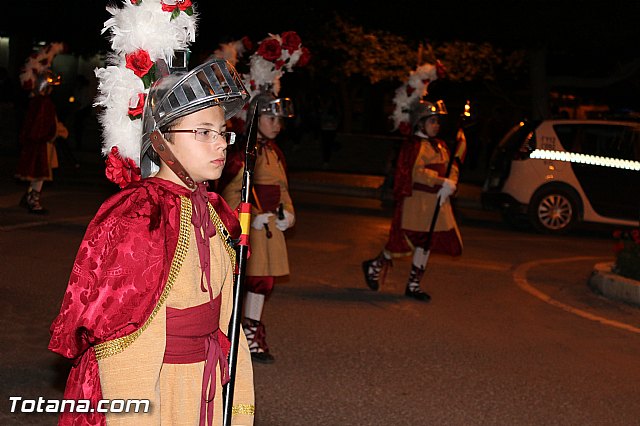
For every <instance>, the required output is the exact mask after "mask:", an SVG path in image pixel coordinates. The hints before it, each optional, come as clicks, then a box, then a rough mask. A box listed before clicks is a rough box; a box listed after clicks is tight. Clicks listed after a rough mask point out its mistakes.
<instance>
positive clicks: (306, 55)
mask: <svg viewBox="0 0 640 426" xmlns="http://www.w3.org/2000/svg"><path fill="white" fill-rule="evenodd" d="M310 59H311V53H310V52H309V49H307V48H306V47H303V48H302V54H301V55H300V58H299V59H298V63H296V65H297V66H299V67H304V66H305V65H307V64H308V63H309V60H310Z"/></svg>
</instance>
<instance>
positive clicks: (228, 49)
mask: <svg viewBox="0 0 640 426" xmlns="http://www.w3.org/2000/svg"><path fill="white" fill-rule="evenodd" d="M246 50H247V49H246V48H245V46H244V43H243V42H242V39H240V40H235V41H231V42H229V43H220V47H219V48H218V49H216V50H215V51H214V52H213V56H215V57H216V58H220V59H226V60H227V61H229V62H230V63H231V64H232V65H233V66H234V67H235V66H236V64H237V63H238V60H239V58H240V57H241V56H242V55H244V52H245V51H246Z"/></svg>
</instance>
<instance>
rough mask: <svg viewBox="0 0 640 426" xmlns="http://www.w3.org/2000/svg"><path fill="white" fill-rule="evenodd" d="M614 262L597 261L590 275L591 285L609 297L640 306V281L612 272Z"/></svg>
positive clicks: (597, 291) (593, 288)
mask: <svg viewBox="0 0 640 426" xmlns="http://www.w3.org/2000/svg"><path fill="white" fill-rule="evenodd" d="M613 263H614V262H601V263H596V264H595V266H594V267H593V272H592V274H591V277H589V287H591V289H592V290H593V291H595V292H596V293H599V294H602V295H603V296H605V297H607V298H610V299H615V300H620V301H623V302H627V303H630V304H632V305H636V306H640V281H636V280H632V279H631V278H626V277H623V276H621V275H618V274H615V273H613V272H611V269H612V267H613Z"/></svg>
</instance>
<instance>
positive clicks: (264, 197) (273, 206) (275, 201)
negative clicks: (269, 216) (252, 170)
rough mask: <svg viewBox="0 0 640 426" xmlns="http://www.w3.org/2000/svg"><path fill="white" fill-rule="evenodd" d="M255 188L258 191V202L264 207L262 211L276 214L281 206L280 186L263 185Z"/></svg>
mask: <svg viewBox="0 0 640 426" xmlns="http://www.w3.org/2000/svg"><path fill="white" fill-rule="evenodd" d="M253 188H254V189H255V190H256V195H257V196H258V201H259V202H260V206H261V207H262V211H263V212H264V213H266V212H275V211H277V210H278V206H279V205H280V185H262V184H258V183H256V184H254V185H253Z"/></svg>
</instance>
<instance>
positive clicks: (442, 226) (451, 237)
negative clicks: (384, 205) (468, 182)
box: [362, 64, 462, 302]
mask: <svg viewBox="0 0 640 426" xmlns="http://www.w3.org/2000/svg"><path fill="white" fill-rule="evenodd" d="M437 74H438V70H437V68H436V67H434V66H432V65H430V64H425V65H423V66H421V67H419V68H418V69H417V70H416V71H414V72H413V73H412V75H411V76H410V78H409V80H408V81H407V83H406V84H405V85H404V86H401V87H400V88H399V89H398V91H397V92H396V97H395V99H394V101H395V102H396V110H395V111H394V115H393V116H392V118H394V119H395V121H396V127H397V128H399V129H400V130H401V132H402V133H405V134H406V139H405V141H404V142H403V144H402V146H401V148H400V153H399V155H398V159H397V165H396V169H395V176H394V186H393V194H394V198H395V208H394V214H393V219H392V222H391V228H390V231H389V238H388V240H387V243H386V244H385V246H384V248H383V250H382V251H381V252H380V253H379V254H378V256H376V257H375V258H373V259H369V260H365V261H364V262H362V270H363V273H364V278H365V282H366V284H367V286H368V287H369V288H370V289H371V290H374V291H376V290H378V289H379V287H380V284H381V282H382V281H384V277H385V274H386V270H387V268H388V267H389V266H391V259H392V258H393V257H401V256H408V255H411V254H413V259H412V264H411V271H410V273H409V278H408V280H407V284H406V287H405V295H406V296H407V297H410V298H413V299H416V300H419V301H423V302H428V301H429V300H430V299H431V296H430V295H429V294H428V293H426V292H425V291H423V290H422V288H421V287H420V281H421V280H422V277H423V275H424V272H425V269H426V265H427V261H428V257H429V253H430V252H431V251H433V252H437V253H445V254H449V255H451V256H459V255H460V254H461V253H462V238H461V236H460V231H459V229H458V225H457V223H456V220H455V217H454V215H453V210H452V208H451V203H450V199H449V198H450V196H451V195H452V194H454V193H455V191H456V186H457V182H458V165H457V164H455V162H454V163H453V165H452V168H451V171H450V173H449V175H447V167H448V164H449V161H450V156H451V153H450V152H449V148H448V147H447V144H446V143H445V142H444V141H443V140H442V139H440V138H438V133H439V131H440V119H441V117H444V116H446V115H447V109H446V106H445V104H444V102H443V101H441V100H438V101H436V102H429V101H426V100H424V99H421V98H422V97H423V96H424V95H426V93H427V85H428V83H429V81H433V80H435V79H436V78H437ZM438 200H439V203H440V207H439V214H438V217H437V219H436V220H437V221H436V223H435V229H434V231H433V235H432V236H431V244H430V247H425V245H426V243H427V242H428V241H429V237H430V235H429V229H430V224H431V220H432V218H433V215H434V212H435V210H436V203H437V202H438Z"/></svg>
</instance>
